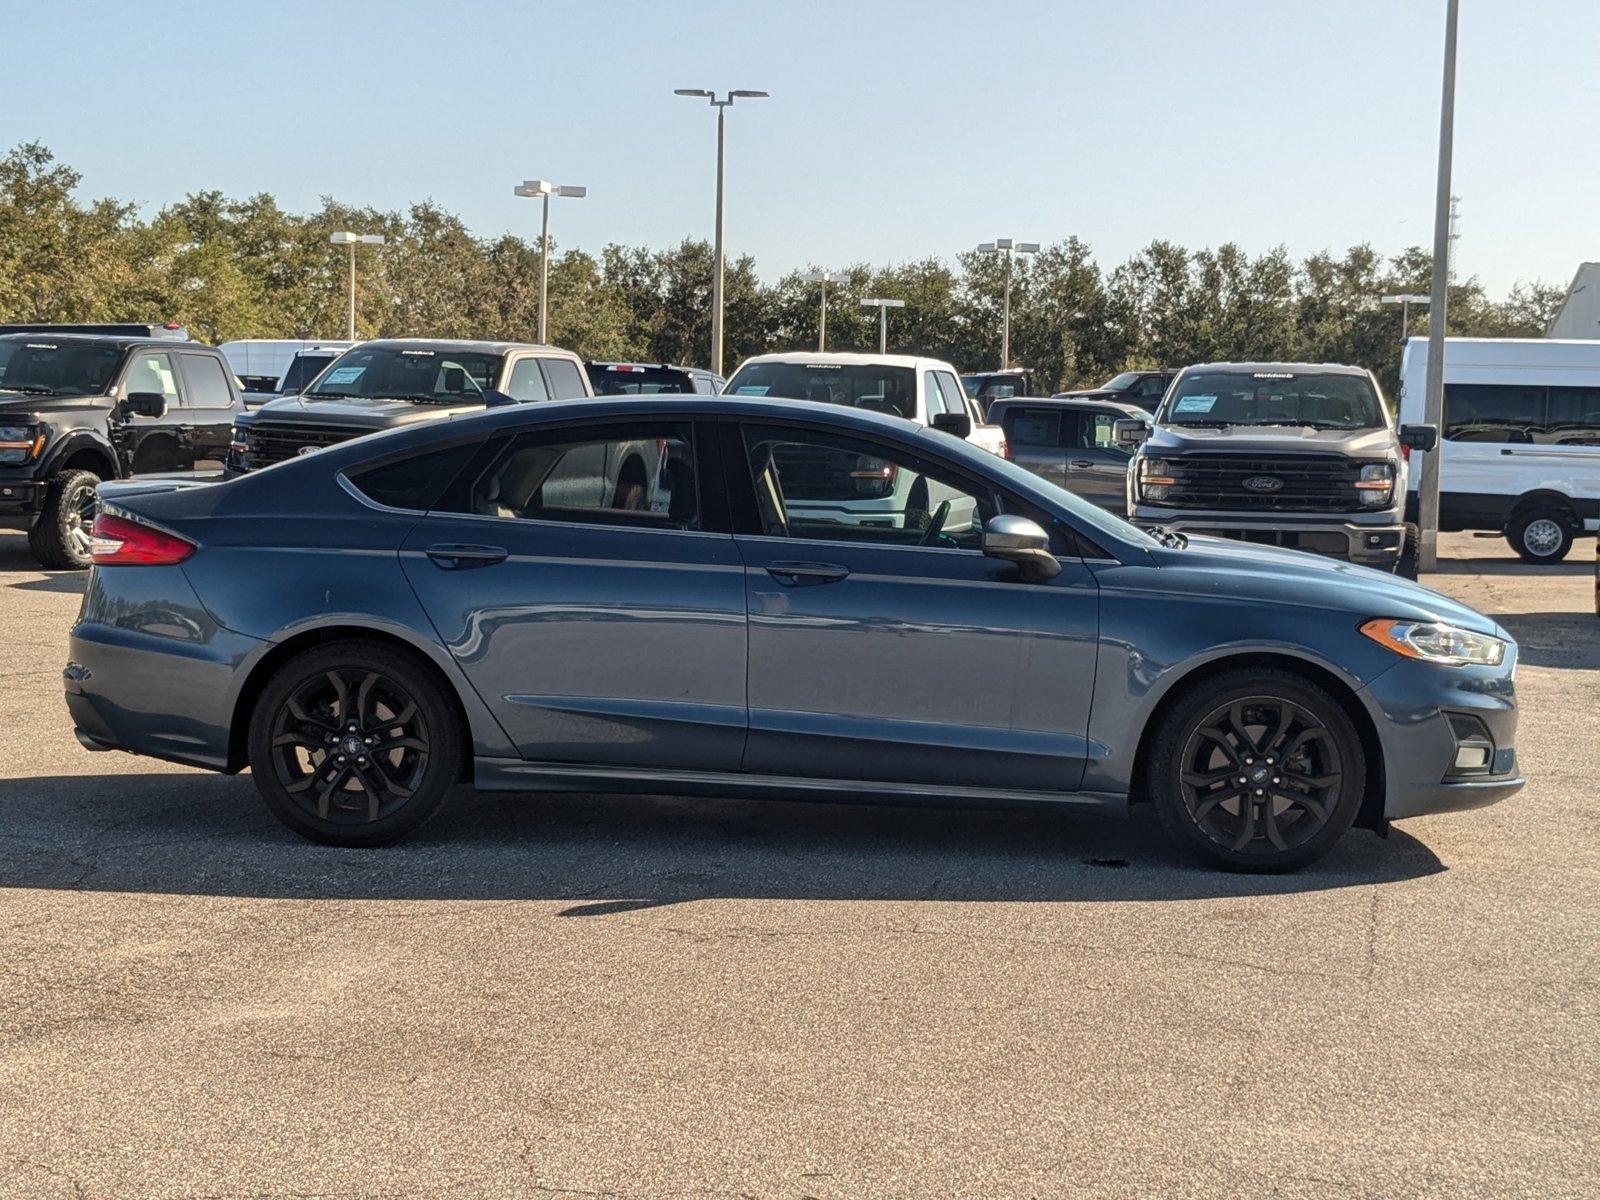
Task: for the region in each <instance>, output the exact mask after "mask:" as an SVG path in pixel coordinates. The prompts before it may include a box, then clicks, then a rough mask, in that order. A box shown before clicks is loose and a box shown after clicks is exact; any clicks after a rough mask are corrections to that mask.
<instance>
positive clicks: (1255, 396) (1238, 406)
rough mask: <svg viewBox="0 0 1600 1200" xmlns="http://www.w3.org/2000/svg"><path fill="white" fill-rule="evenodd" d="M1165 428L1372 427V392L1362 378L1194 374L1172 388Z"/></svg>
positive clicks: (1376, 416)
mask: <svg viewBox="0 0 1600 1200" xmlns="http://www.w3.org/2000/svg"><path fill="white" fill-rule="evenodd" d="M1161 420H1162V422H1163V423H1165V424H1168V425H1212V426H1227V425H1309V426H1311V427H1312V428H1316V429H1376V428H1378V427H1379V426H1381V425H1383V424H1384V418H1383V415H1382V414H1381V413H1380V412H1379V409H1378V394H1377V392H1376V390H1375V389H1374V388H1373V386H1372V382H1371V381H1370V380H1369V379H1368V378H1367V377H1366V376H1365V375H1346V374H1343V373H1338V374H1335V373H1332V372H1322V371H1305V372H1301V371H1252V372H1246V371H1199V372H1196V373H1195V374H1193V375H1185V376H1184V377H1183V378H1182V379H1180V380H1178V382H1177V383H1176V384H1174V385H1173V389H1172V395H1171V396H1169V397H1168V398H1167V399H1166V400H1165V401H1164V402H1163V403H1162V406H1161Z"/></svg>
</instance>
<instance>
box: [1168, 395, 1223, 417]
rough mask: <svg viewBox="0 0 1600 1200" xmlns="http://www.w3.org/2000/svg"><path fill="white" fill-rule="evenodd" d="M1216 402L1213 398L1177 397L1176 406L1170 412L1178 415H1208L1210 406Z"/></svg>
mask: <svg viewBox="0 0 1600 1200" xmlns="http://www.w3.org/2000/svg"><path fill="white" fill-rule="evenodd" d="M1216 402H1217V398H1216V397H1215V396H1179V397H1178V403H1177V406H1176V407H1175V408H1174V409H1173V410H1172V411H1173V412H1180V413H1208V412H1210V411H1211V406H1212V405H1213V404H1215V403H1216Z"/></svg>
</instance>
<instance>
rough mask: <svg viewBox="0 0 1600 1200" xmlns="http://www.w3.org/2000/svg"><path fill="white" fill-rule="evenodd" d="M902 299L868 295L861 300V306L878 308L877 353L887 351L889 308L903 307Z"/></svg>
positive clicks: (904, 303)
mask: <svg viewBox="0 0 1600 1200" xmlns="http://www.w3.org/2000/svg"><path fill="white" fill-rule="evenodd" d="M905 306H906V302H905V301H904V300H883V299H880V298H878V297H876V296H872V297H868V298H867V299H865V300H863V301H862V302H861V307H862V308H875V309H877V310H878V353H879V354H887V353H889V310H890V309H891V308H904V307H905Z"/></svg>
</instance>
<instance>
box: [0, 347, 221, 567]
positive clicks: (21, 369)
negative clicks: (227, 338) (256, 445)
mask: <svg viewBox="0 0 1600 1200" xmlns="http://www.w3.org/2000/svg"><path fill="white" fill-rule="evenodd" d="M5 328H9V329H12V330H15V329H17V327H16V326H10V327H5ZM96 331H98V332H96ZM187 338H188V335H187V334H186V333H185V332H183V331H182V330H181V329H178V328H177V327H175V326H172V327H169V326H137V325H136V326H78V327H72V326H48V325H39V326H33V327H31V328H29V329H27V331H26V332H0V528H5V529H19V530H26V531H27V534H28V547H29V549H30V551H31V552H32V553H33V556H34V557H35V558H36V559H37V560H38V561H39V563H40V564H41V565H43V566H45V567H51V568H72V569H79V570H81V569H84V568H86V567H88V566H89V549H90V535H91V532H92V529H93V525H94V517H95V512H96V510H97V507H98V500H97V489H98V487H99V485H100V483H101V482H102V481H104V480H109V479H126V478H128V477H130V476H133V475H146V474H151V473H153V472H174V471H192V470H196V469H215V468H219V467H221V466H222V459H223V456H224V455H225V454H226V453H227V449H228V442H229V437H230V430H231V429H232V427H233V423H234V421H235V420H236V419H238V418H239V417H240V416H241V415H242V414H243V413H244V401H243V399H242V398H241V396H240V394H239V388H238V383H237V381H236V380H235V379H234V375H233V371H232V369H231V368H230V367H229V366H228V362H227V360H226V359H225V358H224V357H223V356H222V354H221V353H220V352H219V351H218V350H216V349H215V348H214V347H211V346H203V345H201V344H199V343H198V342H191V341H188V340H187Z"/></svg>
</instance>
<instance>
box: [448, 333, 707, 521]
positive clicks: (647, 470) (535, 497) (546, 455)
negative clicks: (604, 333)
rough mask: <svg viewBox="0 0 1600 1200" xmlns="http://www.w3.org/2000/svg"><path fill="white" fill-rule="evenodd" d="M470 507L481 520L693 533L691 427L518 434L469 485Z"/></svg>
mask: <svg viewBox="0 0 1600 1200" xmlns="http://www.w3.org/2000/svg"><path fill="white" fill-rule="evenodd" d="M547 365H548V364H547ZM569 365H570V364H569ZM573 369H574V370H576V368H573ZM468 506H469V508H470V510H471V511H472V512H475V513H477V514H479V515H480V516H490V517H506V518H511V519H522V520H530V521H581V522H587V523H590V524H607V525H633V526H640V527H643V528H649V529H698V528H700V505H699V496H698V494H697V491H696V480H695V469H694V442H693V438H692V436H691V432H690V427H689V426H688V425H687V424H683V423H678V422H650V423H648V424H641V425H629V426H615V425H613V426H606V427H604V428H597V429H590V430H571V429H560V430H540V431H538V432H534V433H526V434H523V435H521V436H520V437H518V438H517V439H516V440H515V441H513V442H512V443H511V444H510V446H509V447H508V448H507V449H506V451H505V453H504V454H502V455H501V456H500V457H499V459H498V460H497V461H496V462H495V463H493V464H492V465H491V466H490V467H489V468H488V469H487V470H486V471H484V473H483V474H482V475H481V476H480V477H479V478H478V479H477V480H476V481H474V482H473V484H472V487H471V490H470V495H469V499H468Z"/></svg>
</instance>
